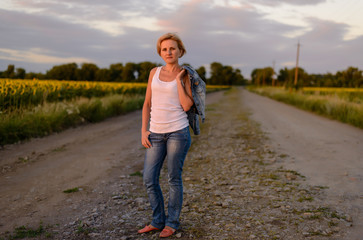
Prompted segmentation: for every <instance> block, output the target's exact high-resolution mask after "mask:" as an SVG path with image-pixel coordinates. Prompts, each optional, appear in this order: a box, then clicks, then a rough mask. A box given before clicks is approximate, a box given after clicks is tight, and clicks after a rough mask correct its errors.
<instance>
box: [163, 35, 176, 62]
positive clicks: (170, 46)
mask: <svg viewBox="0 0 363 240" xmlns="http://www.w3.org/2000/svg"><path fill="white" fill-rule="evenodd" d="M160 49H161V50H160V56H161V58H162V59H163V60H164V61H165V63H171V64H172V63H177V62H178V59H179V57H180V49H179V47H178V43H177V42H176V41H174V40H171V39H167V40H164V41H162V42H161V44H160Z"/></svg>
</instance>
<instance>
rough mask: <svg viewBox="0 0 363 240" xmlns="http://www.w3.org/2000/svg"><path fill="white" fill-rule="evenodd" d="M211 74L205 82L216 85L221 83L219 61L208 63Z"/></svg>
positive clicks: (221, 68) (221, 66)
mask: <svg viewBox="0 0 363 240" xmlns="http://www.w3.org/2000/svg"><path fill="white" fill-rule="evenodd" d="M210 70H211V76H210V78H209V79H207V84H212V85H217V84H222V82H223V79H222V74H223V65H222V64H221V63H219V62H212V63H211V64H210Z"/></svg>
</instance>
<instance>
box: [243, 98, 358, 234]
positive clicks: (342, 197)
mask: <svg viewBox="0 0 363 240" xmlns="http://www.w3.org/2000/svg"><path fill="white" fill-rule="evenodd" d="M242 101H243V102H242V104H244V105H245V106H247V107H248V108H249V109H250V110H251V112H252V118H253V119H254V120H256V121H257V122H259V123H260V124H261V127H262V130H263V131H265V132H267V134H268V136H269V138H270V140H271V144H272V145H273V146H274V147H275V149H278V151H279V152H281V153H285V154H287V155H288V156H289V158H286V159H285V161H283V162H282V165H283V166H284V167H286V168H287V169H293V170H295V171H298V172H300V173H301V174H303V175H304V176H306V177H307V180H308V182H309V183H311V184H314V185H321V186H327V187H329V189H328V190H327V193H328V194H329V198H328V199H330V200H331V203H332V204H343V205H345V206H346V207H347V208H349V209H350V211H351V212H352V213H354V215H353V218H354V220H355V221H354V222H355V225H354V227H353V231H352V233H351V234H352V235H351V238H348V239H354V238H358V237H360V238H361V239H363V130H362V129H359V128H355V127H352V126H350V125H347V124H343V123H340V122H337V121H333V120H329V119H326V118H324V117H320V116H317V115H315V114H312V113H309V112H306V111H302V110H299V109H297V108H294V107H292V106H289V105H286V104H284V103H280V102H277V101H274V100H271V99H268V98H266V97H261V96H258V95H256V94H252V93H250V92H247V91H244V92H243V99H242Z"/></svg>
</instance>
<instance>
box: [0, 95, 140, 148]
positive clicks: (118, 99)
mask: <svg viewBox="0 0 363 240" xmlns="http://www.w3.org/2000/svg"><path fill="white" fill-rule="evenodd" d="M143 102H144V96H143V95H133V96H123V95H112V96H108V97H103V98H93V99H90V100H88V99H80V100H77V101H73V102H59V103H52V104H45V105H43V106H39V107H36V108H34V109H32V110H31V111H24V112H20V111H17V112H12V113H9V114H2V116H1V117H0V146H2V145H5V144H12V143H16V142H19V141H23V140H26V139H30V138H33V137H42V136H46V135H49V134H51V133H53V132H60V131H62V130H65V129H67V128H70V127H75V126H78V125H81V124H84V123H94V122H99V121H102V120H104V119H106V118H108V117H112V116H117V115H120V114H125V113H128V112H131V111H134V110H137V109H141V108H142V104H143Z"/></svg>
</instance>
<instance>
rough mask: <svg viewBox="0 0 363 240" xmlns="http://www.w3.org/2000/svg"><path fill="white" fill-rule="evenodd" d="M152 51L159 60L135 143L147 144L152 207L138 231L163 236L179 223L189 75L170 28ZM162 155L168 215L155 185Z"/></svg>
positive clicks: (179, 44) (187, 144)
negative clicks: (148, 218) (161, 62)
mask: <svg viewBox="0 0 363 240" xmlns="http://www.w3.org/2000/svg"><path fill="white" fill-rule="evenodd" d="M157 51H158V53H159V55H160V56H161V58H162V59H163V60H164V61H165V65H164V66H162V67H157V68H154V69H152V70H151V71H150V75H149V82H148V86H147V90H146V95H145V102H144V106H143V110H142V128H141V143H142V145H143V146H144V147H146V148H147V150H146V155H145V161H144V173H143V175H144V184H145V186H146V189H147V193H148V196H149V201H150V205H151V208H152V211H153V215H152V216H153V220H152V222H151V224H150V225H147V226H145V227H144V228H143V229H141V230H139V231H138V232H139V233H146V232H150V231H155V230H161V229H162V231H161V233H160V237H169V236H171V235H172V234H174V232H175V231H176V230H177V229H178V227H179V225H180V223H179V215H180V212H181V207H182V202H183V183H182V170H183V164H184V160H185V157H186V155H187V152H188V150H189V147H190V144H191V139H190V133H189V122H188V116H187V113H186V112H187V111H188V110H189V109H190V108H191V107H192V106H193V104H194V102H193V97H192V90H191V83H190V80H189V78H188V75H187V74H186V70H185V69H182V67H181V66H180V65H179V62H178V60H179V58H181V57H182V56H183V55H184V54H185V53H186V50H185V47H184V44H183V42H182V41H181V39H180V38H179V37H178V36H177V35H176V34H173V33H167V34H164V35H163V36H161V37H160V38H159V39H158V41H157ZM149 123H150V129H149V130H148V129H147V128H148V125H149ZM164 159H166V160H167V164H168V182H169V204H168V216H166V214H165V210H164V199H163V195H162V192H161V188H160V185H159V176H160V170H161V168H162V165H163V162H164Z"/></svg>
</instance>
